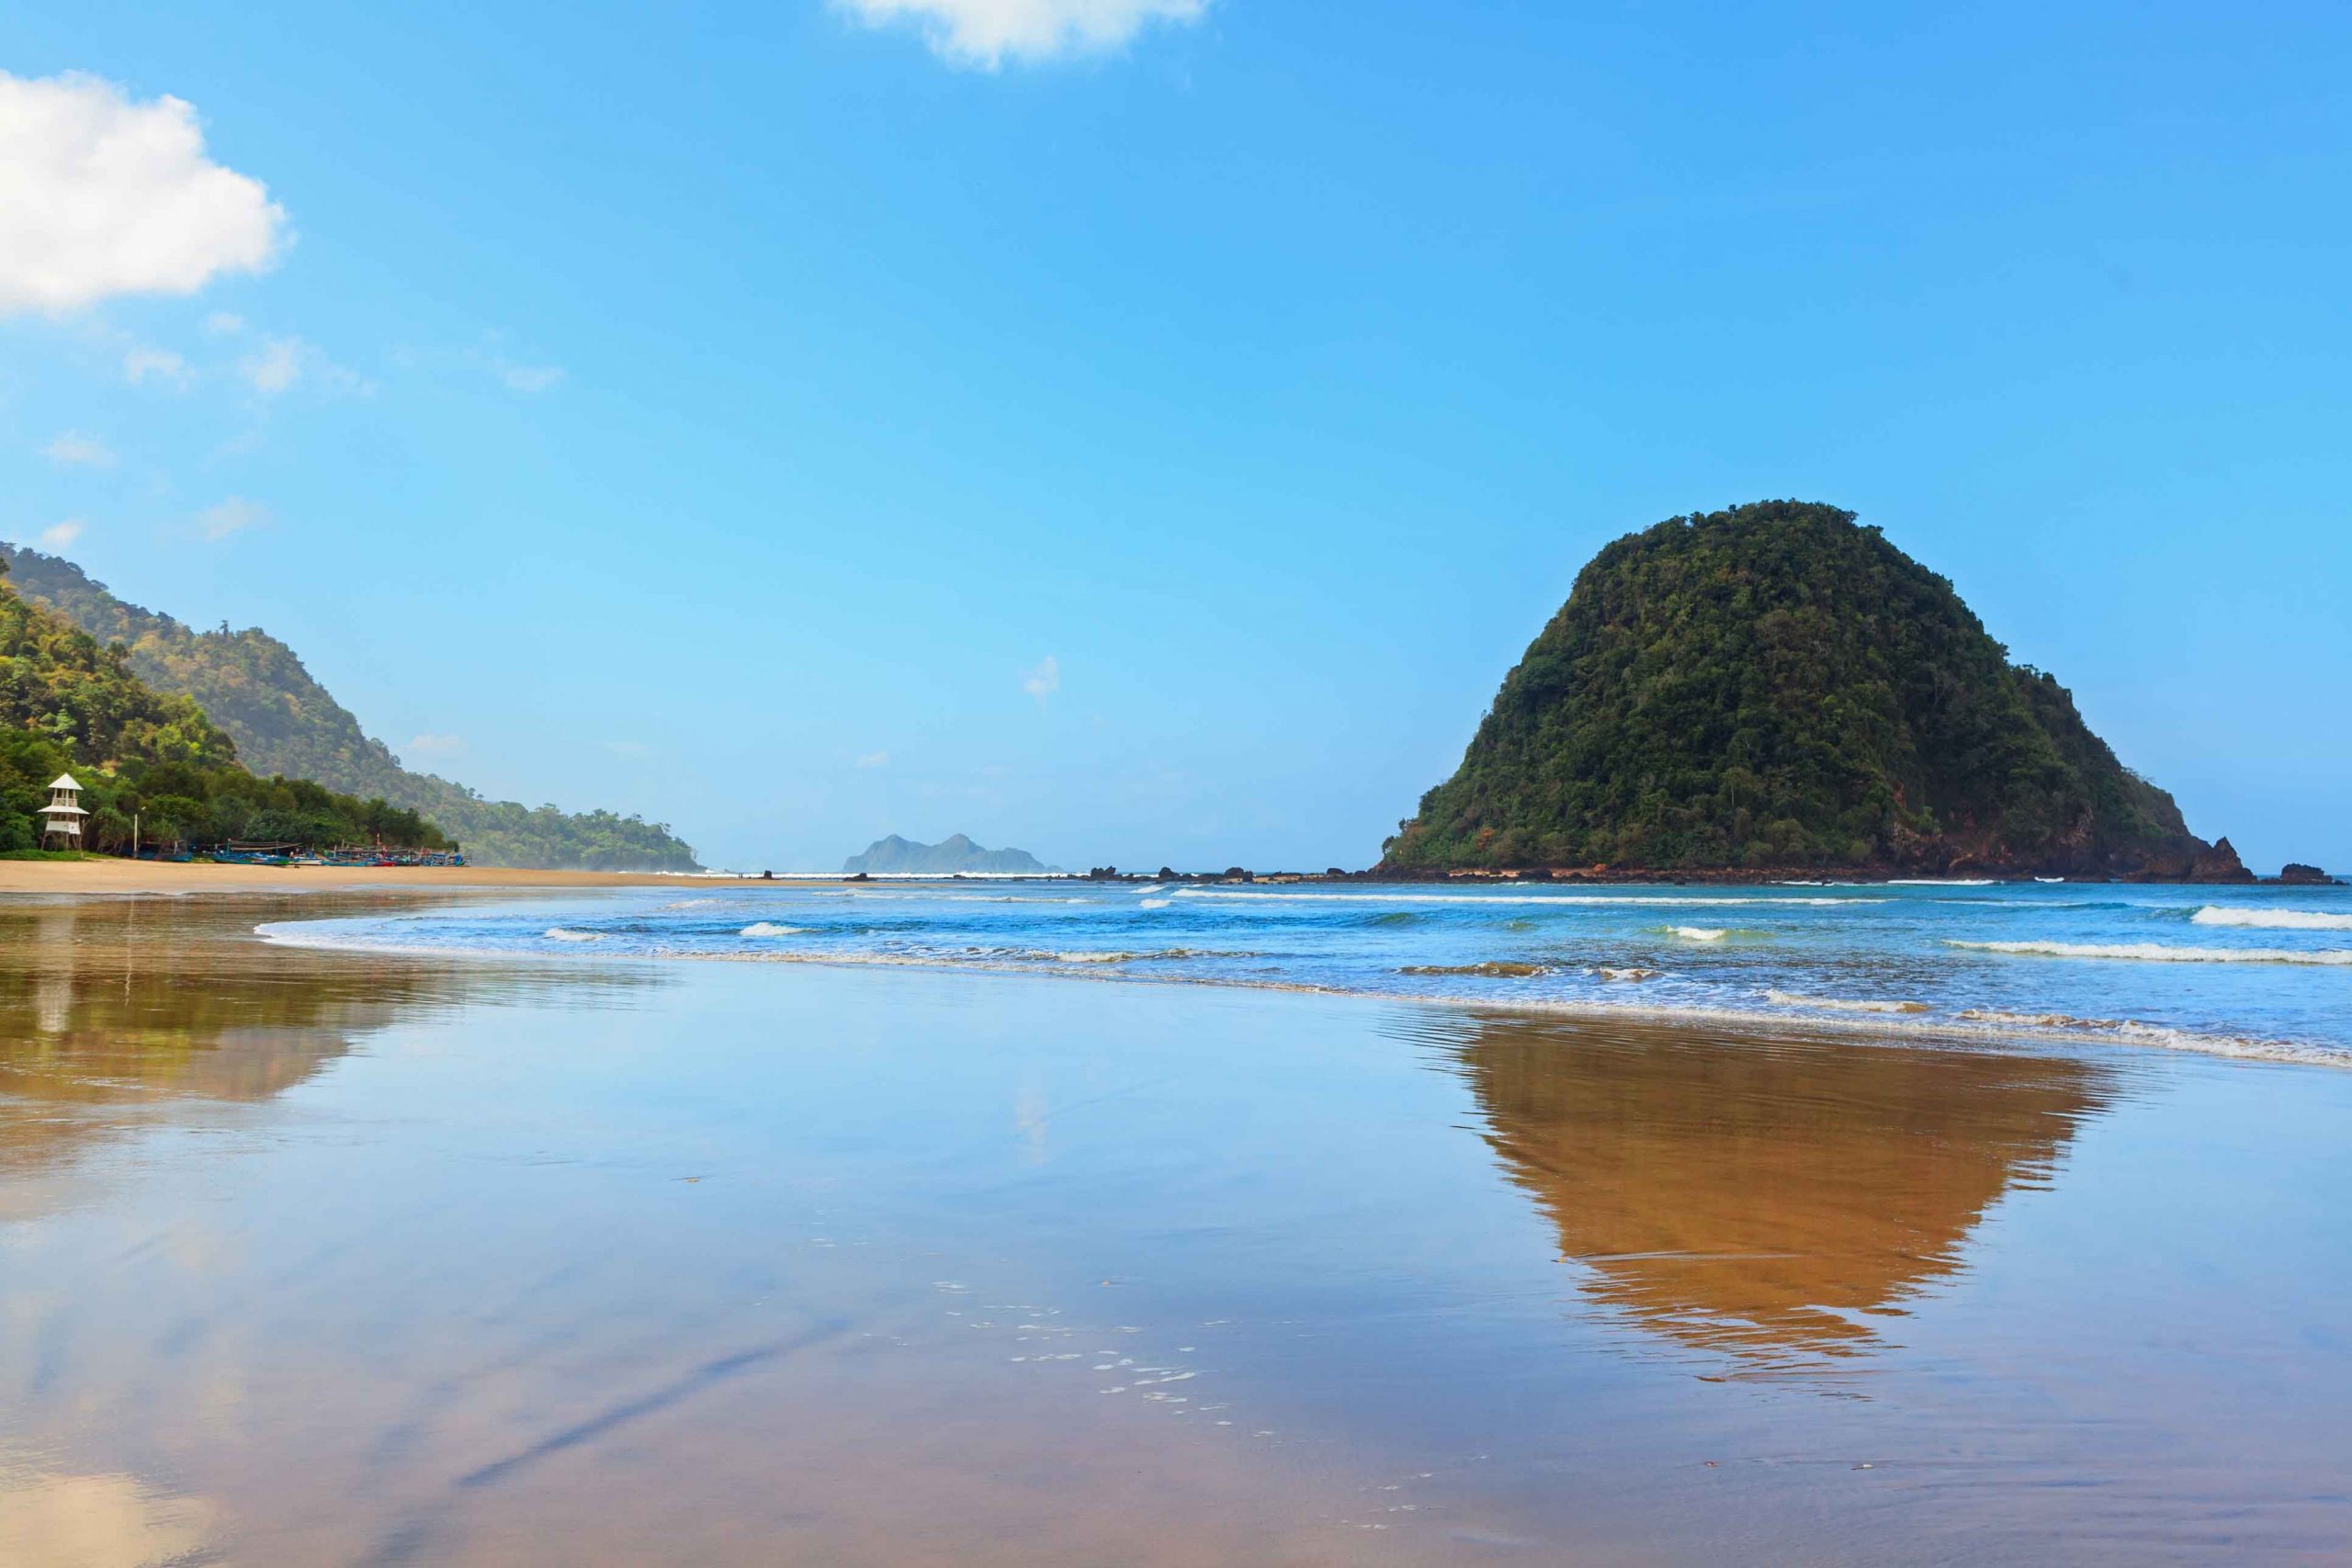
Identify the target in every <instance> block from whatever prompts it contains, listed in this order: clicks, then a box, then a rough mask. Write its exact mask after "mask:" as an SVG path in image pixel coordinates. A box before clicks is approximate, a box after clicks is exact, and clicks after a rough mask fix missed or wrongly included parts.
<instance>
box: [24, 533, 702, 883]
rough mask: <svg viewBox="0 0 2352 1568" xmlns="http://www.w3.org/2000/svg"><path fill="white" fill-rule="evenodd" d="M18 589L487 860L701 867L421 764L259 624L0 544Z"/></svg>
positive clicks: (619, 820) (239, 722)
mask: <svg viewBox="0 0 2352 1568" xmlns="http://www.w3.org/2000/svg"><path fill="white" fill-rule="evenodd" d="M0 564H6V565H8V566H12V567H13V569H14V576H15V580H16V582H17V588H18V589H19V590H20V591H21V592H23V593H24V594H25V596H26V597H27V598H28V599H32V600H35V601H38V602H40V603H41V604H47V605H48V606H49V607H51V609H54V610H56V611H57V612H58V613H60V614H61V615H64V616H65V617H66V618H67V619H69V620H71V621H72V622H74V624H75V625H77V626H80V627H81V628H82V629H83V630H85V631H86V632H89V633H91V634H92V635H93V636H95V637H97V638H99V639H100V640H101V641H102V642H105V643H107V644H113V643H118V642H119V643H120V644H122V645H123V647H124V649H125V650H126V652H125V658H126V659H127V660H128V665H129V668H130V670H131V671H133V672H135V673H136V674H137V675H139V676H140V677H141V679H142V680H144V681H145V682H147V683H148V684H149V685H151V686H153V687H154V688H155V689H156V690H158V691H161V692H168V693H175V694H181V695H183V696H185V697H188V698H192V699H194V702H195V704H196V705H198V706H200V707H201V708H202V710H203V712H204V714H206V715H208V716H210V718H211V719H212V720H213V721H214V722H216V723H217V724H218V725H219V726H220V728H221V729H222V730H224V731H226V732H227V734H228V735H229V736H231V737H232V738H234V739H235V742H236V749H237V752H238V754H239V755H240V756H242V757H243V759H244V761H246V762H247V763H248V764H249V765H251V766H253V767H255V768H260V769H266V770H268V771H270V772H273V773H285V774H288V775H289V776H296V777H302V778H312V779H317V780H320V781H321V782H322V783H324V784H327V785H329V786H331V787H332V788H334V789H337V790H344V791H348V792H350V793H351V794H354V795H362V796H381V797H382V798H384V799H386V800H389V801H391V802H394V803H395V804H397V805H399V806H401V807H407V808H409V809H411V810H413V811H417V812H421V813H423V814H424V815H426V816H428V817H430V818H432V819H433V820H434V821H435V822H437V823H439V824H440V825H441V826H442V827H443V828H444V829H447V831H448V832H449V833H450V834H451V835H453V836H454V837H455V838H457V839H458V841H459V842H461V843H463V844H464V845H465V847H466V858H467V859H469V861H472V862H473V863H476V864H480V865H528V866H548V867H556V868H579V869H586V870H595V871H639V870H658V871H691V870H693V869H695V856H694V851H693V850H692V849H690V848H689V847H688V846H686V845H685V844H684V843H682V842H680V841H679V840H678V839H677V838H676V837H675V836H674V835H673V834H672V833H671V831H670V829H669V828H668V827H667V826H666V825H664V824H661V823H651V822H647V821H644V820H643V819H641V818H637V817H623V816H619V815H617V814H616V813H614V812H610V811H590V812H581V813H571V812H564V811H560V810H558V809H557V808H556V807H552V806H542V807H537V808H536V809H535V808H532V807H525V806H522V805H520V804H518V803H516V802H515V801H493V800H485V799H483V798H482V797H481V795H477V794H475V793H474V792H473V791H472V790H470V789H468V788H466V787H465V786H464V785H463V784H452V783H451V782H450V781H448V780H447V779H444V778H439V777H436V776H435V775H434V774H431V773H412V772H410V771H409V770H408V769H406V768H404V767H402V766H401V761H400V759H399V758H398V757H396V756H394V755H393V754H392V751H391V750H390V748H389V747H387V746H386V745H385V744H384V743H383V742H382V741H380V740H378V739H373V738H371V737H370V736H368V734H366V733H365V732H364V731H363V730H361V728H359V721H358V720H357V719H356V718H355V717H353V716H352V714H351V712H350V710H349V709H347V708H345V706H344V705H342V704H340V703H338V702H336V701H335V700H334V697H333V696H332V695H330V694H328V692H327V690H326V688H325V687H323V686H322V685H320V684H319V683H318V682H317V681H316V680H314V679H312V677H311V672H310V671H308V670H307V669H305V668H304V667H303V664H302V660H300V658H299V657H297V656H296V654H295V652H294V650H293V649H290V648H288V647H287V646H286V645H285V644H284V643H282V642H280V641H278V640H277V638H276V637H271V636H270V635H269V634H268V633H266V632H264V631H262V630H260V629H259V628H257V627H248V628H246V629H245V630H243V631H231V630H230V629H229V628H228V627H227V626H220V627H219V628H218V629H216V630H213V631H204V632H199V631H196V630H193V629H191V628H190V627H188V626H185V625H183V624H182V623H181V622H179V621H176V620H175V619H173V618H172V617H171V616H169V615H162V614H159V613H157V612H155V611H153V610H145V609H141V607H140V606H138V605H136V604H127V603H125V602H124V601H123V600H121V599H119V598H117V597H116V596H115V595H114V594H113V593H111V592H108V591H107V587H106V585H105V584H104V583H100V582H96V581H92V580H91V578H90V577H89V576H87V575H86V574H85V572H83V570H81V568H79V567H77V566H75V565H74V563H73V562H71V561H68V560H63V559H61V558H58V557H55V556H50V555H44V554H42V553H41V552H40V551H39V550H29V549H24V548H21V547H14V546H6V545H0Z"/></svg>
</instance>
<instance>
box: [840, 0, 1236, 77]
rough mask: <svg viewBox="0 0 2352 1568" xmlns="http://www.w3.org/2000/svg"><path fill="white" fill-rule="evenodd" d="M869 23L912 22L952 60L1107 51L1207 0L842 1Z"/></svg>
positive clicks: (1196, 10) (990, 63)
mask: <svg viewBox="0 0 2352 1568" xmlns="http://www.w3.org/2000/svg"><path fill="white" fill-rule="evenodd" d="M835 3H836V4H837V5H839V6H840V7H841V8H842V10H844V11H846V12H848V13H849V14H850V15H851V16H853V17H856V18H857V19H858V20H859V21H861V22H864V23H865V25H866V26H867V27H870V28H882V27H890V26H893V25H896V24H899V23H907V24H910V25H912V26H913V27H915V28H917V29H919V30H920V31H921V32H922V36H923V41H924V42H925V43H928V44H929V45H931V51H932V52H933V54H936V55H937V56H939V58H940V59H942V60H944V61H946V62H948V63H949V64H951V65H966V66H975V67H978V68H979V69H981V70H984V71H993V70H995V69H996V68H997V67H998V66H1000V65H1001V64H1003V63H1004V61H1005V59H1006V57H1008V56H1010V57H1011V58H1012V59H1014V60H1024V61H1041V60H1051V59H1054V58H1056V57H1057V56H1061V55H1073V54H1100V53H1103V52H1104V51H1109V50H1114V49H1117V48H1119V47H1120V46H1121V45H1123V44H1125V42H1126V41H1127V40H1128V39H1132V38H1134V37H1135V36H1136V34H1137V33H1138V32H1141V31H1142V30H1143V29H1144V28H1145V27H1147V26H1148V25H1149V24H1151V23H1153V22H1193V21H1198V20H1199V19H1200V17H1201V14H1202V13H1203V12H1204V11H1206V10H1207V9H1208V0H835Z"/></svg>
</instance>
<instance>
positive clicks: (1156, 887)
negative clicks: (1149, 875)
mask: <svg viewBox="0 0 2352 1568" xmlns="http://www.w3.org/2000/svg"><path fill="white" fill-rule="evenodd" d="M1167 891H1168V884H1166V883H1165V882H1155V883H1153V884H1152V885H1151V886H1148V887H1138V888H1136V892H1138V893H1165V892H1167Z"/></svg>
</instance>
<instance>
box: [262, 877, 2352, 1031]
mask: <svg viewBox="0 0 2352 1568" xmlns="http://www.w3.org/2000/svg"><path fill="white" fill-rule="evenodd" d="M260 930H261V934H262V935H264V936H265V937H266V938H268V939H270V940H272V941H274V942H282V943H290V944H296V945H301V946H311V947H329V948H344V949H354V950H375V951H384V950H392V951H407V952H415V953H440V954H447V953H466V954H480V955H484V956H505V957H515V956H527V957H532V958H548V957H560V958H564V959H568V960H571V961H576V962H581V963H587V964H616V963H627V962H639V961H642V962H664V961H681V960H688V961H692V960H700V961H731V962H741V963H774V964H843V965H875V964H881V965H903V966H914V967H934V968H946V969H983V970H999V971H1007V970H1009V971H1018V972H1024V973H1034V974H1040V975H1053V976H1066V977H1070V978H1085V979H1093V980H1102V979H1120V980H1130V981H1150V982H1159V983H1166V984H1180V985H1195V986H1227V987H1274V988H1282V989H1292V990H1303V991H1324V992H1335V993H1341V994H1349V995H1360V996H1370V997H1379V998H1395V999H1414V1000H1426V1001H1432V1002H1442V1003H1462V1004H1470V1005H1475V1006H1480V1007H1502V1008H1509V1009H1514V1010H1526V1011H1532V1012H1553V1013H1561V1014H1568V1015H1575V1016H1618V1015H1630V1016H1639V1017H1645V1018H1653V1019H1658V1020H1662V1021H1673V1020H1677V1019H1683V1020H1710V1019H1712V1020H1715V1021H1724V1022H1737V1023H1741V1024H1746V1025H1754V1024H1767V1025H1769V1024H1771V1023H1775V1022H1790V1023H1803V1024H1804V1025H1805V1026H1807V1027H1809V1028H1817V1027H1822V1026H1829V1027H1847V1028H1853V1029H1862V1030H1867V1031H1869V1032H1872V1033H1876V1034H1880V1035H1887V1036H1896V1037H1901V1036H1917V1037H1921V1038H1937V1039H1948V1038H1952V1037H1970V1036H1998V1037H2003V1038H2018V1037H2026V1038H2030V1037H2056V1038H2062V1039H2064V1040H2068V1041H2075V1042H2106V1043H2113V1044H2116V1045H2124V1046H2134V1047H2145V1048H2150V1049H2171V1050H2186V1051H2197V1052H2204V1053H2208V1054H2212V1055H2232V1056H2252V1057H2259V1058H2266V1059H2272V1060H2285V1061H2301V1062H2311V1063H2317V1064H2322V1065H2329V1066H2352V888H2346V887H2340V886H2318V887H2308V886H2303V887H2282V886H2242V887H2241V886H2231V887H2176V886H2118V885H2111V884H2075V883H2059V884H2026V885H2018V884H2008V883H2000V884H1996V883H1979V882H1970V881H1920V882H1895V883H1870V884H1843V883H1832V884H1782V885H1773V886H1742V887H1687V886H1611V887H1603V888H1589V887H1580V888H1568V887H1560V886H1543V885H1515V886H1411V885H1377V884H1370V885H1368V884H1338V883H1309V884H1297V885H1262V884H1261V885H1251V886H1237V885H1217V886H1202V885H1196V884H1170V885H1161V884H1143V885H1137V884H1133V883H1118V884H1091V883H1083V882H1058V881H1057V882H1035V881H1020V882H1014V881H1004V882H991V881H980V880H968V881H961V882H955V883H949V884H941V883H936V882H932V883H897V884H894V883H890V882H877V883H872V884H857V885H847V884H841V883H831V882H826V883H817V882H784V883H775V884H769V883H759V884H751V885H744V884H736V883H713V882H708V881H701V880H695V879H687V878H681V879H680V882H679V886H678V888H677V890H676V891H675V892H672V891H671V890H668V889H650V890H628V891H624V892H615V893H610V894H600V895H595V896H577V897H562V898H560V899H534V900H531V901H530V902H528V903H511V902H509V903H478V902H477V903H467V904H463V905H460V906H457V907H452V908H437V909H427V910H424V911H421V912H406V911H403V912H396V913H375V914H368V915H363V916H356V917H344V918H338V919H295V920H278V921H272V922H268V923H266V924H265V925H263V926H262V927H261V928H260Z"/></svg>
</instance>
